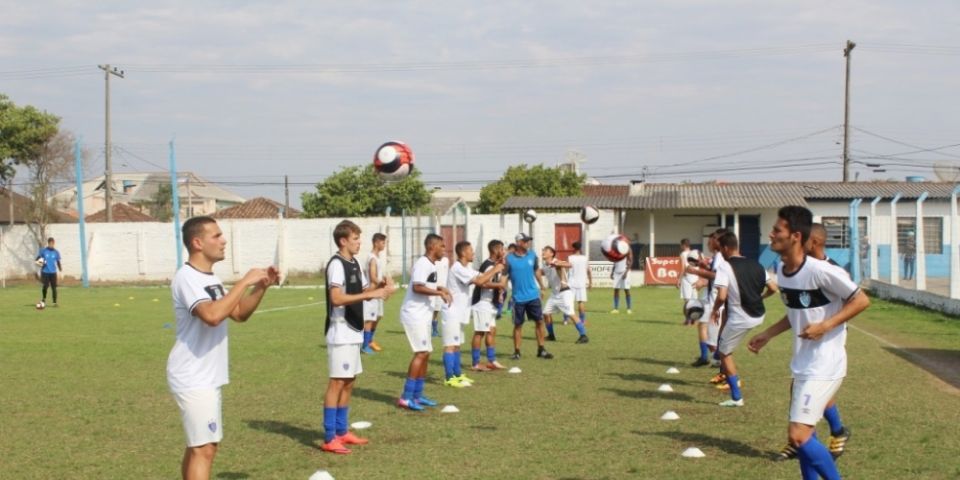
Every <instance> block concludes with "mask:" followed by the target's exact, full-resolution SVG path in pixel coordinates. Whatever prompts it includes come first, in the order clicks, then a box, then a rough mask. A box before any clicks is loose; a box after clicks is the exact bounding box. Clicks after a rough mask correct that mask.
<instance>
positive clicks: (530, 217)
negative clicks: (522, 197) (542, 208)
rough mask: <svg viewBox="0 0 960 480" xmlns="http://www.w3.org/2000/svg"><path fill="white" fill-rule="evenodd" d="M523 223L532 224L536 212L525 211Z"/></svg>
mask: <svg viewBox="0 0 960 480" xmlns="http://www.w3.org/2000/svg"><path fill="white" fill-rule="evenodd" d="M523 221H524V222H527V223H533V222H536V221H537V212H536V210H532V209H531V210H527V211H526V212H523Z"/></svg>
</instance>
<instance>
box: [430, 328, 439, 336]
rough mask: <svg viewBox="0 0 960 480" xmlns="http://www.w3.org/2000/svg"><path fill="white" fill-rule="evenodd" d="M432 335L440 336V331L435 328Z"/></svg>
mask: <svg viewBox="0 0 960 480" xmlns="http://www.w3.org/2000/svg"><path fill="white" fill-rule="evenodd" d="M431 336H434V337H439V336H440V332H438V331H436V330H434V331H433V334H432V335H431Z"/></svg>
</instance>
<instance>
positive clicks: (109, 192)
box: [97, 63, 124, 223]
mask: <svg viewBox="0 0 960 480" xmlns="http://www.w3.org/2000/svg"><path fill="white" fill-rule="evenodd" d="M97 67H99V68H100V70H103V80H104V85H105V87H104V88H105V89H106V94H105V95H104V99H105V100H104V103H105V105H104V110H105V111H106V114H105V115H104V141H103V145H104V150H103V158H104V174H103V179H104V194H103V200H104V204H105V207H106V209H107V223H110V222H112V221H113V208H112V207H113V205H112V200H113V183H112V181H113V172H112V169H111V167H110V155H111V153H112V152H111V150H113V147H112V146H111V144H110V75H116V76H118V77H120V78H124V77H123V70H120V69H119V68H117V67H111V66H110V64H109V63H108V64H105V65H97Z"/></svg>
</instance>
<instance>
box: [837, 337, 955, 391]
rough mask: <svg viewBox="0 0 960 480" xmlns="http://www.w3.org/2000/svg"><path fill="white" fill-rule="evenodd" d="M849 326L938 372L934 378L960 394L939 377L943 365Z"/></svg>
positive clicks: (920, 364)
mask: <svg viewBox="0 0 960 480" xmlns="http://www.w3.org/2000/svg"><path fill="white" fill-rule="evenodd" d="M847 325H848V326H850V327H851V328H853V329H854V330H856V331H858V332H860V333H863V334H865V335H867V336H868V337H870V338H872V339H874V340H876V341H878V342H880V343H882V344H884V345H886V346H888V347H890V348H892V349H894V350H896V351H897V352H899V353H900V354H902V355H903V356H905V357H909V358H912V359H913V360H914V361H915V362H916V364H917V366H920V367H925V368H928V369H931V370H935V371H937V372H938V373H934V374H933V376H934V377H935V378H936V379H937V380H939V381H940V382H942V383H943V384H944V385H946V386H947V388H948V389H949V390H951V391H953V392H954V393H960V389H958V388H957V387H954V386H953V385H952V384H951V383H950V382H949V381H947V380H946V379H945V378H942V377H941V376H940V375H939V374H942V373H943V371H942V370H941V368H942V366H941V365H938V364H936V362H934V361H931V360H929V359H927V357H925V356H923V355H920V354H917V353H913V352H910V351H908V350H905V349H903V348H902V347H900V346H899V345H897V344H895V343H893V342H891V341H889V340H887V339H885V338H883V337H881V336H878V335H874V334H872V333H870V332H868V331H866V330H864V329H862V328H860V327H858V326H856V325H853V324H851V323H847ZM928 373H932V372H928Z"/></svg>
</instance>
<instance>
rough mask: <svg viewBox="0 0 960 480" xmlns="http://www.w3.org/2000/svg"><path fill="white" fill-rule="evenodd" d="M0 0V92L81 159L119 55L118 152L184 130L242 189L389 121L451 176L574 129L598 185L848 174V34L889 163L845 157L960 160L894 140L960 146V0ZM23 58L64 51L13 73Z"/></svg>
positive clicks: (263, 189) (469, 177)
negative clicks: (50, 122)
mask: <svg viewBox="0 0 960 480" xmlns="http://www.w3.org/2000/svg"><path fill="white" fill-rule="evenodd" d="M0 11H2V12H3V14H2V15H0V92H3V93H5V94H7V95H8V96H10V97H11V98H12V99H13V100H14V101H15V102H17V103H18V104H32V105H35V106H37V107H40V108H43V109H45V110H48V111H50V112H53V113H55V114H57V115H60V116H61V117H63V122H62V124H63V126H64V127H66V128H68V129H70V130H72V131H74V132H76V133H78V134H81V135H82V136H83V138H84V140H85V142H86V143H87V145H88V147H89V148H90V149H91V150H92V151H93V153H94V155H93V156H94V158H95V161H94V164H93V166H92V167H91V171H92V173H97V172H100V171H102V158H103V155H102V151H103V76H102V72H100V71H99V70H97V69H96V65H97V64H102V63H108V62H109V63H111V64H114V65H117V66H119V67H120V68H123V69H124V70H125V71H126V78H124V79H114V80H113V81H112V92H113V97H112V104H113V109H112V116H113V139H114V143H115V145H116V152H115V154H114V159H115V162H114V163H115V168H116V169H117V170H156V169H157V168H156V167H155V166H154V165H157V166H162V167H165V166H166V162H167V153H166V144H167V142H169V140H170V139H171V138H173V137H176V141H177V145H178V148H177V150H178V165H179V167H180V168H181V169H183V170H193V171H196V172H197V173H199V174H200V175H202V176H205V177H208V178H210V179H213V180H214V181H219V182H224V183H225V184H226V186H227V188H230V189H231V190H234V191H236V192H237V193H239V194H241V195H243V196H247V197H250V196H255V195H266V196H269V197H272V198H274V199H277V200H282V198H283V188H282V185H280V184H279V183H280V182H281V181H282V176H283V175H284V174H286V175H290V178H291V182H293V183H294V184H295V185H294V188H293V189H292V190H293V193H294V195H293V197H294V198H293V200H294V203H295V204H299V199H298V198H297V197H298V194H299V193H300V192H302V191H304V190H306V189H309V188H310V187H309V185H310V184H312V183H315V182H316V181H318V180H320V179H322V178H323V177H324V176H325V175H328V174H330V173H331V172H333V171H335V170H336V169H338V168H340V167H342V166H346V165H355V164H362V163H365V162H368V161H370V159H371V158H372V155H373V150H374V149H375V148H376V147H377V146H378V145H379V144H380V143H382V142H384V141H387V140H393V139H399V140H404V141H406V142H408V143H409V144H411V146H412V147H413V148H414V151H415V152H416V154H417V166H418V168H419V169H420V170H421V171H422V172H423V173H424V178H425V180H427V181H428V182H436V183H442V184H444V185H446V186H458V185H460V186H463V187H468V188H469V187H475V186H478V185H481V184H482V182H485V181H490V180H493V179H496V178H498V177H499V173H500V172H502V170H503V169H505V168H506V167H507V166H509V165H513V164H518V163H528V164H534V163H541V162H542V163H546V164H554V163H556V162H557V161H561V160H563V159H564V158H565V157H566V156H567V155H568V152H569V151H571V150H575V151H578V152H580V153H582V154H583V155H584V156H585V157H586V159H587V161H586V163H584V165H583V167H584V169H585V170H586V171H587V173H588V174H591V175H594V176H598V177H602V178H603V181H605V182H608V183H624V182H626V181H627V180H629V179H631V178H639V177H640V176H641V174H642V173H644V172H646V174H647V178H648V179H649V180H651V181H683V180H692V181H704V180H714V179H719V180H731V181H736V180H796V179H809V180H838V179H839V178H840V165H839V163H838V162H839V158H840V154H841V149H840V145H839V144H838V142H839V141H840V138H841V137H840V128H839V126H840V125H841V124H842V123H843V68H844V62H843V55H842V49H843V45H844V42H845V41H846V40H847V39H848V38H849V39H853V40H854V41H856V42H857V43H858V46H857V48H856V49H855V50H854V52H853V75H852V84H851V85H852V86H851V89H852V117H851V125H852V126H854V127H857V129H855V130H854V131H853V134H852V136H851V139H852V148H853V150H852V153H853V154H854V156H855V158H859V159H860V161H861V162H864V163H881V164H883V165H884V167H883V168H884V169H886V170H887V171H886V172H880V173H874V172H873V171H872V170H873V168H868V167H866V166H864V165H862V164H857V165H855V168H854V170H853V171H854V173H859V174H860V177H859V178H860V179H861V180H864V179H871V178H903V177H904V176H905V175H908V174H919V175H924V176H926V177H928V178H934V173H933V171H932V170H931V166H932V165H933V164H935V163H943V162H960V148H957V147H949V148H942V149H939V150H936V151H933V152H929V151H926V152H916V153H906V152H911V151H914V150H922V149H931V148H940V147H944V146H947V145H953V144H960V138H958V135H957V133H956V132H957V131H960V129H958V127H960V116H958V114H957V113H956V112H957V111H958V107H960V98H958V95H957V94H956V79H957V78H958V73H960V38H958V34H957V32H958V31H960V28H958V27H960V25H958V22H960V21H958V20H957V19H958V18H960V4H957V3H956V2H949V1H928V2H906V1H820V0H812V1H803V2H768V1H723V2H709V1H673V2H639V1H630V2H628V1H596V2H558V1H554V2H547V1H526V2H502V1H487V2H464V1H445V2H441V1H433V2H428V1H419V2H403V1H397V2H375V1H351V2H327V1H324V2H284V1H273V2H235V1H229V2H228V1H222V2H205V1H191V2H186V1H185V2H162V1H158V2H121V1H112V2H111V1H104V2H97V3H96V4H91V3H90V2H68V1H63V2H47V1H35V2H12V1H8V0H4V1H2V2H0ZM241 66H242V67H241ZM36 68H50V69H56V70H51V71H48V72H47V73H44V74H40V75H36V74H24V73H22V72H24V71H26V70H32V69H36ZM11 72H13V73H11ZM881 137H886V139H883V138H881ZM896 142H900V143H896ZM914 146H915V147H920V148H914ZM891 155H892V157H889V156H891ZM884 156H887V157H884ZM714 157H719V158H714ZM872 157H882V158H879V159H878V158H872ZM711 158H713V159H712V160H706V159H711ZM644 167H646V169H645V170H644ZM248 182H249V183H251V184H254V185H248V184H247V183H248Z"/></svg>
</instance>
